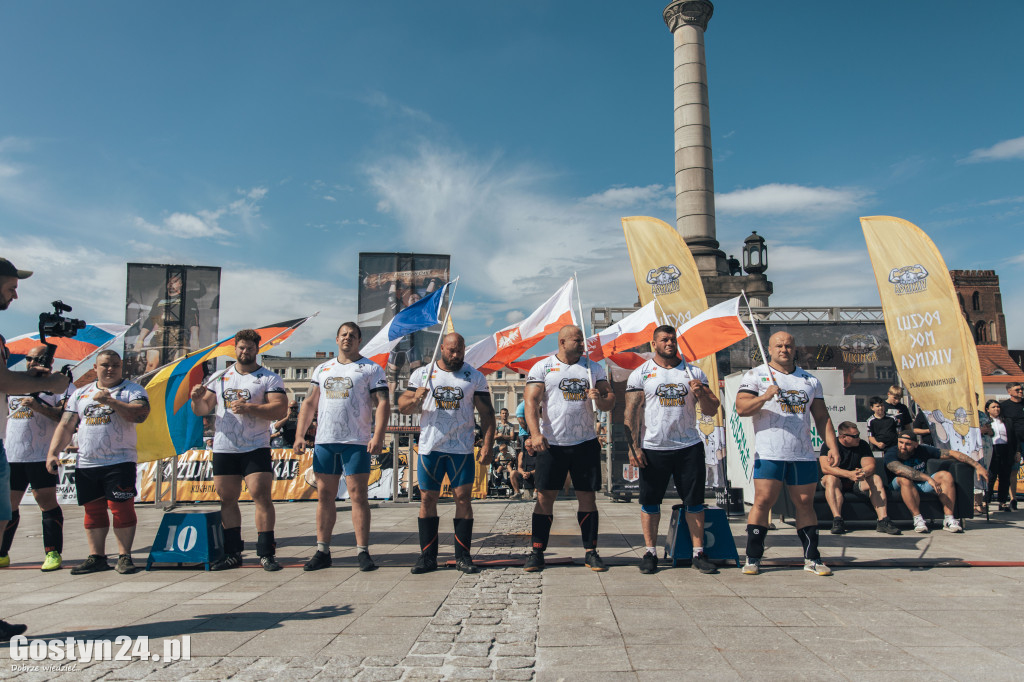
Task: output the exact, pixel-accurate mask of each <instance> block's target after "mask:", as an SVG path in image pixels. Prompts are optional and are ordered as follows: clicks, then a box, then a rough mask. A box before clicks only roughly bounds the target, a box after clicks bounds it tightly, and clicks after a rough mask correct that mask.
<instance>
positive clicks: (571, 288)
mask: <svg viewBox="0 0 1024 682" xmlns="http://www.w3.org/2000/svg"><path fill="white" fill-rule="evenodd" d="M575 295H576V280H575V279H570V280H569V281H568V282H566V283H565V284H564V285H563V286H562V288H560V289H559V290H558V291H557V292H555V294H554V296H552V297H551V298H549V299H548V300H547V301H545V302H544V304H543V305H541V306H540V307H539V308H537V309H536V310H535V311H533V313H531V314H530V316H529V317H527V318H526V319H525V320H523V321H522V322H519V323H517V324H514V325H511V326H508V327H505V328H504V329H502V330H501V331H498V332H495V333H494V334H491V335H490V336H489V337H488V338H486V339H483V340H482V341H478V342H476V343H474V344H473V345H472V346H470V347H469V348H467V349H466V357H465V361H466V362H467V363H469V364H470V365H471V366H473V367H476V368H477V369H478V370H480V371H481V372H482V373H484V374H490V373H491V372H494V371H496V370H499V369H501V368H502V367H505V366H506V365H508V364H510V363H511V362H512V361H514V360H516V359H518V358H520V357H522V355H523V353H525V352H526V351H528V350H529V349H530V348H533V347H534V346H535V345H537V344H538V343H540V341H541V340H542V339H543V338H544V337H545V336H548V335H549V334H554V333H557V332H558V330H559V329H561V328H562V327H564V326H565V325H567V324H576V319H575V318H574V317H573V312H572V304H573V300H574V297H575Z"/></svg>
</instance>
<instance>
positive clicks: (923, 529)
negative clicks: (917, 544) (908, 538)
mask: <svg viewBox="0 0 1024 682" xmlns="http://www.w3.org/2000/svg"><path fill="white" fill-rule="evenodd" d="M914 531H915V532H917V533H927V532H928V522H927V521H925V520H924V519H919V520H917V521H914Z"/></svg>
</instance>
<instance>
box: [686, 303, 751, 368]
mask: <svg viewBox="0 0 1024 682" xmlns="http://www.w3.org/2000/svg"><path fill="white" fill-rule="evenodd" d="M748 336H750V330H749V329H747V325H745V324H743V320H741V319H740V297H739V296H737V297H736V298H730V299H729V300H728V301H723V302H722V303H719V304H718V305H716V306H712V307H711V308H708V309H707V310H705V311H704V312H702V313H701V314H700V315H697V316H696V317H694V318H693V319H691V320H690V321H689V322H687V323H686V324H684V325H682V326H681V327H679V329H677V330H676V340H677V342H678V343H679V353H680V355H682V356H683V357H684V358H686V360H687V361H688V362H694V361H696V360H700V359H701V358H705V357H707V356H709V355H711V354H712V353H717V352H718V351H720V350H722V349H723V348H728V347H729V346H731V345H732V344H734V343H736V342H737V341H742V340H743V339H745V338H747V337H748Z"/></svg>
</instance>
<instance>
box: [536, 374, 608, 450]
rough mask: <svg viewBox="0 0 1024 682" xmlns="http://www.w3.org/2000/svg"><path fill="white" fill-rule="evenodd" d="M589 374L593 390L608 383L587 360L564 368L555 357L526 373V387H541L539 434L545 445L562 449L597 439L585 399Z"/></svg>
mask: <svg viewBox="0 0 1024 682" xmlns="http://www.w3.org/2000/svg"><path fill="white" fill-rule="evenodd" d="M591 372H593V374H594V385H595V386H596V385H597V382H599V381H607V380H608V374H607V373H606V372H605V371H604V367H602V366H601V365H600V363H596V362H591V361H590V359H589V358H587V357H581V358H580V359H579V362H577V363H575V364H572V365H567V364H565V363H564V362H562V361H561V360H559V359H558V356H557V355H552V356H550V357H547V358H544V359H543V360H541V361H540V362H538V363H537V364H536V365H534V366H533V368H532V369H530V374H529V375H528V376H527V379H526V383H527V384H543V386H544V395H543V398H542V400H541V412H540V432H541V434H542V435H543V436H544V437H545V438H547V440H548V443H549V444H551V445H558V446H563V447H564V446H569V445H578V444H580V443H583V442H586V441H588V440H593V439H595V438H597V431H595V430H594V420H595V418H596V416H595V415H594V406H593V404H592V401H591V400H590V398H588V397H587V391H589V390H590V389H591V388H592V387H591V385H590V373H591Z"/></svg>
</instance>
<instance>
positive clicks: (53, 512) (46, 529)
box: [43, 507, 64, 553]
mask: <svg viewBox="0 0 1024 682" xmlns="http://www.w3.org/2000/svg"><path fill="white" fill-rule="evenodd" d="M43 549H44V550H45V551H47V552H58V553H63V551H64V512H63V511H61V509H60V507H54V508H53V509H49V510H47V511H44V512H43Z"/></svg>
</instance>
